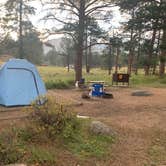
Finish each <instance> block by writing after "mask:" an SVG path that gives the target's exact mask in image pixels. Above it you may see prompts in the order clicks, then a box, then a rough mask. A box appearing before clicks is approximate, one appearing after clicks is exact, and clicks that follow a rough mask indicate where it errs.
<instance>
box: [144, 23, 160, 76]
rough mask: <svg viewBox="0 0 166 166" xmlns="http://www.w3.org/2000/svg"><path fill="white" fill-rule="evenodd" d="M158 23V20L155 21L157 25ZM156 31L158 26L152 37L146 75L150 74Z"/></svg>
mask: <svg viewBox="0 0 166 166" xmlns="http://www.w3.org/2000/svg"><path fill="white" fill-rule="evenodd" d="M156 24H158V21H156V22H155V25H156ZM156 33H157V29H156V27H154V29H153V34H152V39H151V42H150V47H149V54H148V59H147V64H146V66H145V75H149V70H150V67H151V62H152V56H153V51H154V42H155V40H156Z"/></svg>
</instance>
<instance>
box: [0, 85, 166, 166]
mask: <svg viewBox="0 0 166 166" xmlns="http://www.w3.org/2000/svg"><path fill="white" fill-rule="evenodd" d="M134 90H135V89H131V88H109V89H108V92H110V93H112V94H113V96H114V99H102V98H92V99H90V100H85V99H82V98H81V94H82V91H79V90H74V89H73V90H72V89H69V90H51V91H49V92H48V94H49V95H50V96H51V97H52V98H55V101H57V102H64V103H69V104H72V105H73V106H74V107H73V108H74V111H75V112H76V113H77V114H79V115H82V116H89V117H90V118H92V119H95V120H100V121H102V122H104V123H106V124H107V125H109V126H110V127H111V128H112V129H113V130H115V131H116V132H117V133H118V136H117V140H116V143H115V144H114V145H113V147H112V156H110V158H108V159H107V160H105V161H102V160H101V161H97V160H95V159H94V160H90V161H87V162H86V163H85V165H87V166H152V165H153V166H166V142H165V140H166V89H161V88H141V90H146V91H148V92H150V93H152V94H153V95H152V96H146V97H136V96H131V93H132V92H133V91H134ZM17 109H18V110H17ZM19 109H20V108H16V110H12V111H8V112H5V111H4V110H2V111H1V113H0V116H1V117H0V128H1V129H3V127H6V125H7V124H10V125H13V123H17V122H19V123H20V118H22V117H24V116H26V113H25V112H20V110H19ZM17 117H19V119H17ZM12 118H13V119H12ZM4 119H6V120H4ZM7 119H9V120H7ZM1 129H0V130H1ZM69 156H71V155H69ZM156 156H157V157H156ZM65 158H68V155H67V154H65ZM73 160H74V159H73ZM73 160H72V161H73ZM65 161H66V160H65ZM73 162H74V161H73ZM74 163H75V162H74ZM64 165H65V164H64ZM70 165H72V164H70ZM82 165H83V166H84V164H82Z"/></svg>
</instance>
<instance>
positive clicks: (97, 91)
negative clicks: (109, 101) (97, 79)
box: [92, 83, 104, 97]
mask: <svg viewBox="0 0 166 166" xmlns="http://www.w3.org/2000/svg"><path fill="white" fill-rule="evenodd" d="M103 95H104V86H103V84H99V83H95V84H93V85H92V96H94V97H101V96H103Z"/></svg>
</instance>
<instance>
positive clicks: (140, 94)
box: [131, 90, 153, 96]
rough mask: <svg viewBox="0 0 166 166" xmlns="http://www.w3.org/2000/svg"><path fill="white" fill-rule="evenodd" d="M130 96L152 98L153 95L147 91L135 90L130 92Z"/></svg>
mask: <svg viewBox="0 0 166 166" xmlns="http://www.w3.org/2000/svg"><path fill="white" fill-rule="evenodd" d="M131 95H132V96H152V95H153V94H152V93H150V92H148V91H143V90H136V91H134V92H132V94H131Z"/></svg>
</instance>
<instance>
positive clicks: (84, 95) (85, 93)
mask: <svg viewBox="0 0 166 166" xmlns="http://www.w3.org/2000/svg"><path fill="white" fill-rule="evenodd" d="M81 97H82V98H83V99H90V96H89V93H87V92H84V93H82V95H81Z"/></svg>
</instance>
